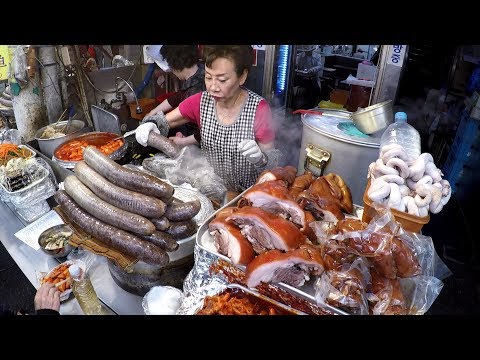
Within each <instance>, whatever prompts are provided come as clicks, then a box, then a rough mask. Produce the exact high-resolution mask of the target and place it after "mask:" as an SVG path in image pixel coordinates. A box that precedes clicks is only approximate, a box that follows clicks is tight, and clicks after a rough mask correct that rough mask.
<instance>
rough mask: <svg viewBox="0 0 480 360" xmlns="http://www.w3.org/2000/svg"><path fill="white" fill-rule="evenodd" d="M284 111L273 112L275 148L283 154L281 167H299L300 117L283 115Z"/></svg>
mask: <svg viewBox="0 0 480 360" xmlns="http://www.w3.org/2000/svg"><path fill="white" fill-rule="evenodd" d="M283 111H284V109H279V110H277V111H275V110H274V109H273V110H272V117H273V123H274V125H275V147H276V148H277V149H278V150H280V151H281V152H282V154H283V159H282V161H281V163H280V166H287V165H291V166H294V167H297V165H298V159H299V156H300V145H301V143H302V128H303V127H302V121H301V119H300V115H291V114H289V113H287V114H285V115H284V114H283ZM287 112H288V111H287Z"/></svg>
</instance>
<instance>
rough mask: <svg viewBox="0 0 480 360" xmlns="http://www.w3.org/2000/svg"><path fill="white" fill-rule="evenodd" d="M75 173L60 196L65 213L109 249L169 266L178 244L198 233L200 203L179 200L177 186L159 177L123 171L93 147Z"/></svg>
mask: <svg viewBox="0 0 480 360" xmlns="http://www.w3.org/2000/svg"><path fill="white" fill-rule="evenodd" d="M83 159H84V161H80V162H78V163H77V164H76V165H75V175H70V176H68V177H67V178H65V180H64V187H65V190H59V191H57V193H56V194H55V200H56V201H57V203H58V204H59V205H60V206H61V208H62V210H63V212H64V213H65V214H66V215H67V216H68V217H69V219H70V220H71V221H73V222H74V223H75V224H76V225H78V226H79V227H80V228H81V229H83V230H84V231H85V232H86V233H87V234H89V235H92V236H93V237H95V238H96V239H98V240H100V241H101V242H103V243H104V244H105V245H106V246H108V247H110V248H113V249H116V250H118V251H120V252H122V253H124V254H126V255H129V256H131V257H133V258H135V259H137V260H140V261H143V262H145V263H148V264H153V265H160V266H164V265H166V264H168V262H169V256H168V252H172V251H175V250H177V249H178V247H179V244H178V243H177V240H180V239H184V238H187V237H189V236H191V235H193V234H195V232H196V231H197V224H196V223H195V221H194V220H192V218H193V217H194V216H195V215H196V214H197V213H198V212H199V211H200V207H201V205H200V201H199V200H198V199H197V200H194V201H189V202H182V201H180V200H179V199H176V198H175V197H174V196H173V195H174V188H173V187H172V186H171V185H169V184H167V183H165V182H163V181H161V180H160V179H158V178H157V177H155V176H152V175H149V174H146V173H144V172H141V171H138V170H134V169H130V168H126V167H123V166H121V165H119V164H117V163H116V162H115V161H113V160H111V159H110V158H108V157H107V156H105V155H104V154H103V153H102V152H100V151H99V150H98V149H97V148H95V147H94V146H88V147H86V148H85V150H84V153H83Z"/></svg>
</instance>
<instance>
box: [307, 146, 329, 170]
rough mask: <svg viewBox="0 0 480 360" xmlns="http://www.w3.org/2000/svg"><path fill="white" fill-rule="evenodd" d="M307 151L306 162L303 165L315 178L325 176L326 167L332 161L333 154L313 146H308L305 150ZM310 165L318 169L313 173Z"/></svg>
mask: <svg viewBox="0 0 480 360" xmlns="http://www.w3.org/2000/svg"><path fill="white" fill-rule="evenodd" d="M305 151H306V155H305V162H304V164H303V167H304V168H305V170H309V171H311V172H312V173H313V175H315V176H323V172H324V171H325V167H326V166H327V163H328V161H329V160H330V156H331V154H330V153H329V152H328V151H326V150H323V149H321V148H319V147H318V146H316V145H313V144H308V146H307V147H306V148H305ZM309 165H312V166H313V167H315V168H316V169H315V170H314V171H312V169H311V168H309ZM317 169H318V170H317Z"/></svg>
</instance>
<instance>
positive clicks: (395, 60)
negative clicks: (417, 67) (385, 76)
mask: <svg viewBox="0 0 480 360" xmlns="http://www.w3.org/2000/svg"><path fill="white" fill-rule="evenodd" d="M406 48H407V45H389V51H388V58H387V64H391V65H395V66H400V67H401V66H402V65H403V59H404V58H405V49H406Z"/></svg>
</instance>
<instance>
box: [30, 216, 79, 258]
mask: <svg viewBox="0 0 480 360" xmlns="http://www.w3.org/2000/svg"><path fill="white" fill-rule="evenodd" d="M72 235H73V230H72V229H71V228H70V227H69V226H68V225H65V224H60V225H55V226H52V227H51V228H49V229H47V230H45V231H43V232H42V233H41V234H40V236H39V237H38V245H40V249H42V251H43V252H44V253H45V254H47V255H50V256H52V257H54V258H61V257H65V256H67V255H68V254H69V253H70V252H71V251H72V250H73V246H72V245H70V244H69V242H68V238H69V237H70V236H72ZM56 239H57V240H56ZM58 239H60V240H61V241H62V242H63V245H61V246H60V247H54V248H51V249H49V248H48V244H50V243H51V242H55V241H58ZM50 240H51V241H50Z"/></svg>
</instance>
